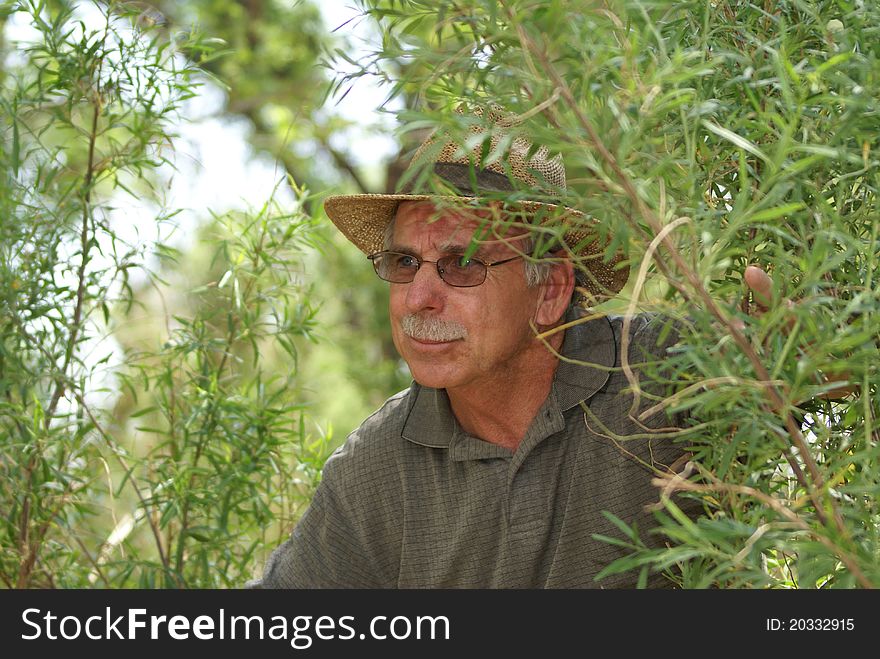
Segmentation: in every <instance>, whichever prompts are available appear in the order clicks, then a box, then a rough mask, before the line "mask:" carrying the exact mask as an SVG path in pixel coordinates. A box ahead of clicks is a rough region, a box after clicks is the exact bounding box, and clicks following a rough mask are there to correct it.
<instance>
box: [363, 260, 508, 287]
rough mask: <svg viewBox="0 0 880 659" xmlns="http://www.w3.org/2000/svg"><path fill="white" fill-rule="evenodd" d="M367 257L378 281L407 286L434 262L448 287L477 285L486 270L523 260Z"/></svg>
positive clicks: (484, 275) (484, 276) (480, 282)
mask: <svg viewBox="0 0 880 659" xmlns="http://www.w3.org/2000/svg"><path fill="white" fill-rule="evenodd" d="M367 258H368V259H370V260H371V261H372V262H373V269H374V270H375V271H376V274H377V275H379V278H380V279H384V280H385V281H390V282H391V283H392V284H408V283H410V282H411V281H412V280H413V279H415V277H416V273H417V272H418V271H419V268H421V267H422V264H423V263H433V264H435V265H436V266H437V274H438V275H440V279H442V280H443V281H445V282H446V283H447V284H449V285H450V286H456V287H458V288H468V287H471V286H479V285H480V284H482V283H483V282H484V281H486V273H487V272H488V270H489V268H492V267H494V266H496V265H502V264H504V263H510V262H511V261H515V260H516V259H519V258H522V255H518V256H512V257H510V258H509V259H503V260H501V261H493V262H491V263H487V262H486V261H481V260H480V259H477V258H473V257H471V258H465V257H463V256H461V255H459V254H452V255H451V256H444V257H442V258H440V259H437V260H436V261H426V260H425V259H420V258H419V257H417V256H413V255H412V254H404V253H402V252H376V253H375V254H370V255H369V256H368V257H367Z"/></svg>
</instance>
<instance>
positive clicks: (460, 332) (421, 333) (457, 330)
mask: <svg viewBox="0 0 880 659" xmlns="http://www.w3.org/2000/svg"><path fill="white" fill-rule="evenodd" d="M400 327H401V329H403V333H404V334H406V335H407V336H408V337H410V338H413V339H417V340H420V341H455V340H457V339H464V338H467V330H466V329H465V327H464V325H462V324H461V323H458V322H456V321H454V320H443V319H442V318H437V317H435V316H420V315H419V314H415V313H411V314H408V315H406V316H404V317H403V318H401V319H400Z"/></svg>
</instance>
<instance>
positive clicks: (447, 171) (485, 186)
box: [400, 162, 514, 197]
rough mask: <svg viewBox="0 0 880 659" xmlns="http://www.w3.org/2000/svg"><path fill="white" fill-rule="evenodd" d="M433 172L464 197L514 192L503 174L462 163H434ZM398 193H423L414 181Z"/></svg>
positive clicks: (411, 180) (409, 182)
mask: <svg viewBox="0 0 880 659" xmlns="http://www.w3.org/2000/svg"><path fill="white" fill-rule="evenodd" d="M433 171H434V174H436V175H437V176H438V177H439V178H441V179H443V181H444V182H445V183H446V184H448V185H451V186H452V187H453V188H455V189H456V190H457V191H458V192H459V193H460V194H461V195H463V196H465V197H479V196H480V195H481V194H483V193H485V192H513V190H514V188H513V185H512V184H511V182H510V181H509V180H508V178H507V177H506V176H504V175H503V174H499V173H498V172H493V171H491V170H488V169H479V168H477V167H471V166H470V165H465V164H463V163H457V162H436V163H434V166H433ZM420 187H421V186H420ZM425 187H427V186H425ZM400 192H401V194H421V193H422V192H423V191H422V190H416V189H415V181H414V179H410V180H409V181H407V183H406V185H405V186H403V187H402V188H401V190H400ZM428 192H430V190H429V191H428Z"/></svg>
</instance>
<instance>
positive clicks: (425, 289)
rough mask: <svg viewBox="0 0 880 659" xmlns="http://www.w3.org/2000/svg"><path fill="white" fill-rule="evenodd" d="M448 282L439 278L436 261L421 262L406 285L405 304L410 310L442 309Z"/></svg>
mask: <svg viewBox="0 0 880 659" xmlns="http://www.w3.org/2000/svg"><path fill="white" fill-rule="evenodd" d="M448 288H449V284H447V283H446V282H445V281H443V280H442V279H440V273H439V272H437V264H436V263H422V266H421V267H420V268H419V269H418V271H417V272H416V276H415V277H414V278H413V280H412V281H411V282H410V283H409V284H408V285H407V290H406V306H407V308H408V309H409V311H410V312H416V311H423V310H425V309H442V307H443V303H444V300H445V299H446V292H447V291H446V289H448Z"/></svg>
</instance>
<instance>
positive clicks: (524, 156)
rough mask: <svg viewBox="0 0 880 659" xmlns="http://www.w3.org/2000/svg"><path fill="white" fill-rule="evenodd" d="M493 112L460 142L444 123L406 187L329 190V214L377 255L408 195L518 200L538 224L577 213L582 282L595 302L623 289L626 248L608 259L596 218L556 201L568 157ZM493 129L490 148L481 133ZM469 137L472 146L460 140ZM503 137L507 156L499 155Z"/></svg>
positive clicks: (455, 200)
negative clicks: (389, 190) (360, 191)
mask: <svg viewBox="0 0 880 659" xmlns="http://www.w3.org/2000/svg"><path fill="white" fill-rule="evenodd" d="M474 114H475V115H476V116H477V117H480V118H481V117H482V115H483V112H482V110H480V109H477V110H476V111H474ZM486 114H487V118H488V122H487V123H488V124H489V125H490V127H489V128H487V127H485V126H483V125H481V124H482V123H483V122H480V123H475V124H474V125H472V126H471V127H470V133H471V134H472V135H473V139H471V138H468V139H466V140H458V142H456V141H453V140H452V139H451V138H450V137H449V135H448V134H443V133H441V132H440V131H439V130H438V131H435V132H434V133H433V134H432V135H431V136H430V137H428V138H427V139H426V140H425V141H424V142H423V143H422V145H421V146H420V147H419V148H418V150H417V151H416V153H415V155H414V156H413V158H412V161H411V162H410V164H409V166H408V167H407V170H406V172H405V173H404V175H403V176H402V177H401V180H402V181H404V182H405V183H404V185H403V187H402V189H401V191H400V193H398V194H356V195H337V196H332V197H328V198H327V199H326V200H325V202H324V210H325V211H326V213H327V215H328V217H329V218H330V220H331V221H332V222H333V224H335V225H336V227H337V228H338V229H339V230H340V231H341V232H342V233H343V235H344V236H345V237H346V238H348V239H349V240H350V241H351V242H353V243H354V244H355V245H356V246H357V247H358V249H360V250H361V251H362V252H364V253H365V254H367V255H369V254H373V253H375V252H379V251H381V250H383V249H385V246H384V245H383V242H384V238H385V230H386V228H387V227H388V224H389V223H390V222H391V221H392V220H393V219H394V215H395V213H396V212H397V206H398V205H399V204H400V202H402V201H426V200H427V201H433V202H434V203H435V204H436V205H437V206H438V207H442V206H444V205H446V206H450V205H457V206H461V205H462V203H465V204H467V203H468V202H473V201H477V202H480V201H483V202H485V201H488V200H490V199H505V200H506V201H508V202H512V203H507V204H506V205H505V209H506V210H508V211H509V210H511V209H512V210H514V211H515V212H517V213H519V214H522V215H523V216H524V217H525V218H527V221H528V222H529V223H531V224H533V225H535V224H538V225H546V226H552V225H555V226H558V225H559V223H560V221H561V219H562V218H564V217H569V218H571V217H572V216H574V217H575V218H576V219H577V220H578V221H577V223H576V226H577V228H576V229H575V230H571V231H567V232H566V234H565V242H566V244H567V245H568V247H569V248H570V250H571V252H572V254H573V256H574V257H575V259H576V262H577V264H578V265H579V268H576V270H580V271H581V272H580V273H579V274H580V277H579V279H581V281H580V282H579V283H580V286H581V287H582V288H583V289H585V291H584V292H586V293H587V294H588V297H592V298H593V300H592V301H593V302H596V301H599V300H601V299H606V298H608V297H611V296H613V295H615V294H616V293H618V292H619V291H620V290H621V289H622V288H623V286H624V284H626V280H627V278H628V276H629V269H628V268H627V267H625V266H624V267H619V266H618V267H615V266H617V264H618V263H620V262H621V261H622V260H623V259H624V255H623V254H620V253H618V254H616V255H615V256H614V258H613V259H612V260H611V261H610V262H606V261H605V260H604V259H603V257H602V253H603V249H602V246H601V245H600V243H599V241H598V235H597V233H596V232H595V230H593V229H592V228H591V227H590V226H589V225H590V224H594V223H595V220H591V219H590V218H588V217H587V216H586V215H584V214H583V213H581V212H580V211H578V210H575V209H573V208H569V207H567V206H563V205H560V204H556V203H553V202H552V200H553V199H554V198H556V197H558V195H559V194H560V193H561V192H564V191H565V187H566V180H565V167H564V166H563V164H562V157H561V156H559V155H557V156H555V157H550V154H549V152H548V151H547V148H546V147H543V146H541V147H538V148H537V149H535V148H534V147H533V145H532V143H531V142H530V141H528V140H527V139H525V138H524V137H522V136H518V135H514V134H513V133H512V132H511V130H510V129H511V128H513V127H514V125H515V123H514V120H513V119H512V118H511V116H510V115H508V114H506V113H504V112H503V111H500V110H498V109H496V108H490V109H489V110H488V112H487V113H486ZM487 134H488V136H489V144H488V148H485V144H484V143H485V139H484V138H483V139H481V135H482V136H485V135H487ZM461 142H464V146H459V144H460V143H461ZM499 145H501V147H500V151H501V157H495V154H496V152H497V151H499ZM530 154H531V155H530ZM487 156H488V160H490V161H491V162H487ZM523 191H525V192H526V195H525V196H524V195H523Z"/></svg>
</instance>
